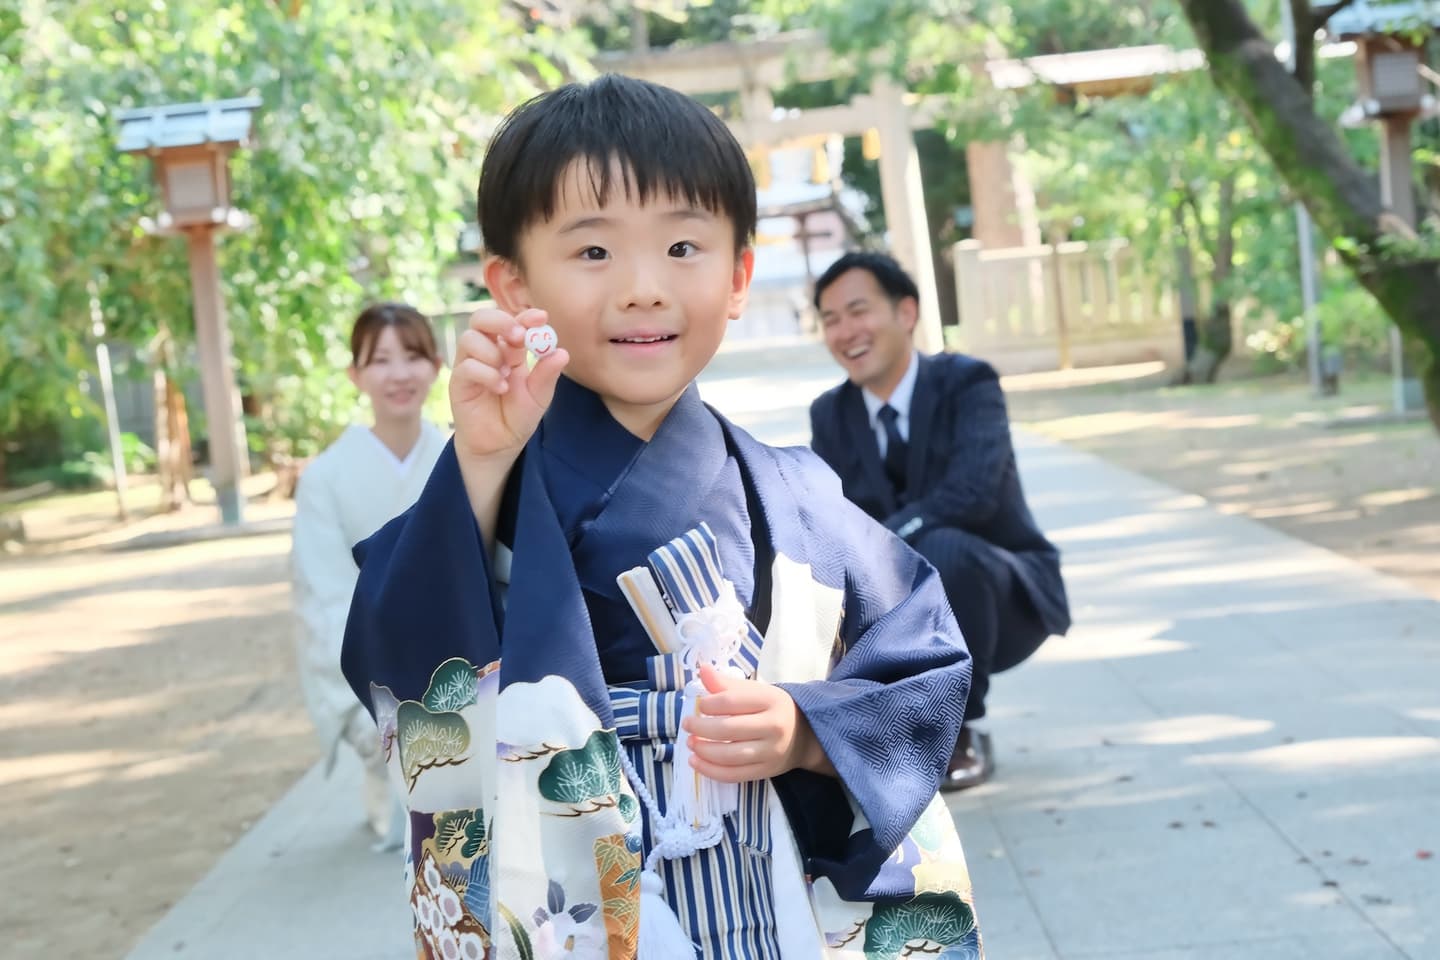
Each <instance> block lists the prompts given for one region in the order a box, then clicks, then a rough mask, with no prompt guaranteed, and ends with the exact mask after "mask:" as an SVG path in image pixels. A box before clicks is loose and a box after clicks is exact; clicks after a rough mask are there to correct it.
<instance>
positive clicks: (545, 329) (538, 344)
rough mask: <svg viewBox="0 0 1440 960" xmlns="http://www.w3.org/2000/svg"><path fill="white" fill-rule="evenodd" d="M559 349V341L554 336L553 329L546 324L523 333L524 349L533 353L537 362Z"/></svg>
mask: <svg viewBox="0 0 1440 960" xmlns="http://www.w3.org/2000/svg"><path fill="white" fill-rule="evenodd" d="M559 347H560V340H559V338H558V337H556V336H555V328H554V327H552V326H550V324H548V323H542V324H541V325H540V326H538V327H531V328H530V329H528V330H526V331H525V349H526V350H529V351H530V352H531V353H533V354H534V355H535V359H537V360H539V359H542V358H544V357H548V356H549V355H550V354H552V353H554V352H555V351H556V350H557V349H559Z"/></svg>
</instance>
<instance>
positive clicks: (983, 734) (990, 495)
mask: <svg viewBox="0 0 1440 960" xmlns="http://www.w3.org/2000/svg"><path fill="white" fill-rule="evenodd" d="M815 306H816V308H817V309H818V310H819V312H820V323H821V328H822V331H823V333H824V335H825V343H826V345H827V346H828V347H829V348H830V352H831V354H832V355H834V357H835V359H836V361H837V362H839V364H840V365H841V366H842V367H844V368H845V372H846V374H847V375H848V377H849V379H848V380H847V381H846V382H845V383H842V384H840V385H839V386H837V387H834V388H832V389H831V390H829V391H827V392H826V393H824V394H822V395H821V396H820V397H819V398H817V399H816V400H815V402H814V403H813V404H812V405H811V407H810V428H811V438H812V439H811V446H813V447H814V449H815V452H816V453H818V454H819V455H820V456H821V457H822V458H823V459H824V460H825V461H826V462H827V463H829V464H830V466H831V467H832V468H833V469H834V470H835V472H836V473H837V474H839V475H840V479H841V482H842V484H843V485H844V490H845V496H846V497H847V498H848V499H850V500H851V501H853V502H854V503H855V504H857V505H858V506H859V507H860V508H861V509H863V510H865V512H867V513H869V514H870V515H871V516H872V517H874V518H875V519H877V520H879V521H880V522H882V523H884V524H885V526H887V527H889V528H890V529H891V530H892V531H894V532H895V533H896V534H898V535H899V536H900V537H902V538H903V539H904V540H905V541H906V542H907V543H909V544H910V545H911V546H912V547H914V548H915V550H917V551H918V552H919V553H920V554H921V555H923V556H924V557H925V558H926V559H927V560H929V561H930V563H931V564H932V565H934V567H935V568H936V570H937V571H938V572H939V574H940V579H941V581H942V582H943V583H944V585H945V593H946V595H947V596H948V597H949V599H950V606H951V607H952V608H953V609H954V611H955V618H956V620H958V621H959V624H960V629H961V630H962V631H963V633H964V634H965V641H966V643H967V645H968V646H969V648H970V653H971V655H972V656H973V657H974V660H975V670H974V676H973V679H972V682H971V687H970V695H969V699H968V701H967V702H966V706H965V725H964V727H963V728H962V729H961V732H960V739H959V742H958V743H957V744H956V746H955V753H954V756H953V757H952V759H951V763H950V769H949V772H948V773H947V775H946V779H945V782H944V783H943V784H942V785H941V789H949V790H963V789H965V788H966V787H972V786H975V785H977V784H980V783H984V782H985V781H986V780H988V779H989V778H990V775H991V774H992V772H993V771H994V768H995V761H994V753H993V748H992V745H991V738H990V731H989V729H988V726H987V724H986V722H985V696H986V694H987V693H988V692H989V689H990V675H991V674H992V673H998V672H1000V671H1002V670H1008V669H1010V668H1011V667H1013V666H1015V665H1016V664H1019V663H1021V662H1022V661H1024V660H1025V659H1026V658H1027V657H1029V656H1030V655H1031V654H1032V653H1034V652H1035V650H1036V649H1037V648H1038V647H1039V646H1040V644H1041V643H1042V642H1044V640H1045V639H1046V637H1048V636H1050V635H1051V634H1063V633H1064V632H1065V631H1066V630H1068V629H1069V627H1070V611H1069V605H1068V603H1067V601H1066V598H1065V585H1064V582H1063V581H1062V580H1061V577H1060V553H1059V551H1058V550H1056V549H1055V547H1054V546H1053V545H1052V544H1051V543H1050V542H1049V541H1048V540H1046V539H1045V536H1044V535H1043V534H1042V533H1041V532H1040V530H1039V529H1038V528H1037V527H1036V525H1035V520H1034V518H1033V517H1031V515H1030V509H1029V507H1027V506H1026V504H1025V494H1024V492H1023V491H1022V489H1021V487H1020V475H1019V473H1018V472H1017V471H1016V467H1015V453H1014V450H1013V448H1012V447H1011V444H1010V421H1009V418H1008V416H1007V415H1006V412H1005V397H1004V394H1003V393H1002V392H1001V390H1000V381H999V378H998V377H997V376H996V374H995V371H994V369H992V368H991V367H990V365H989V364H987V363H985V362H984V361H982V360H977V359H975V358H973V357H967V356H964V355H961V354H957V353H942V354H936V355H934V356H922V355H921V354H920V353H919V352H918V351H916V349H915V347H914V345H913V342H912V335H913V333H914V330H915V321H916V318H917V316H918V315H919V291H918V289H917V288H916V286H915V281H914V280H912V279H911V278H910V277H909V276H908V275H907V274H906V273H905V271H904V270H902V269H901V267H900V265H899V264H898V263H896V262H895V261H894V260H893V259H891V258H890V257H887V256H884V255H883V254H876V253H850V254H846V255H845V256H844V257H841V258H840V259H839V260H837V261H836V262H835V263H834V264H833V265H832V266H831V267H830V268H829V269H828V270H826V271H825V273H824V275H822V276H821V277H820V279H819V280H818V281H817V282H816V284H815Z"/></svg>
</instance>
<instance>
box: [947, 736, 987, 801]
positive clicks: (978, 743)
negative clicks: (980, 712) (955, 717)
mask: <svg viewBox="0 0 1440 960" xmlns="http://www.w3.org/2000/svg"><path fill="white" fill-rule="evenodd" d="M994 773H995V750H994V748H993V747H992V746H991V745H990V734H988V733H973V732H971V730H970V728H969V727H962V728H961V729H960V740H959V742H958V743H956V744H955V752H954V754H952V755H951V757H950V769H949V770H948V771H947V772H946V773H945V779H944V780H941V781H940V789H941V790H942V791H944V792H946V793H951V792H954V791H956V790H968V789H969V788H971V787H978V786H980V784H982V783H984V782H985V781H986V780H989V779H990V777H991V775H993V774H994Z"/></svg>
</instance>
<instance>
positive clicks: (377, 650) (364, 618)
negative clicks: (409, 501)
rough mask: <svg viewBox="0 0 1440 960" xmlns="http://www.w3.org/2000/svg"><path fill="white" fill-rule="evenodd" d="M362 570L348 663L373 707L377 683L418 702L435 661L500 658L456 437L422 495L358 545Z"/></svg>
mask: <svg viewBox="0 0 1440 960" xmlns="http://www.w3.org/2000/svg"><path fill="white" fill-rule="evenodd" d="M355 559H356V562H357V563H359V565H360V577H359V581H358V582H357V583H356V586H355V596H354V599H353V600H352V601H351V605H350V616H349V620H348V621H347V622H346V625H345V643H344V648H343V651H342V653H341V658H340V664H341V667H342V669H343V670H344V672H345V679H346V680H347V681H349V683H350V687H351V689H352V690H354V691H355V695H356V696H358V697H359V698H360V702H361V703H364V704H365V706H366V708H367V709H369V710H370V712H371V713H372V715H373V714H374V712H375V711H374V705H373V703H372V702H371V695H370V686H371V684H372V683H373V684H378V685H380V686H385V687H388V688H389V689H390V691H391V692H392V693H393V694H394V695H395V696H396V697H397V698H398V699H401V700H404V699H419V697H421V696H422V695H423V694H424V691H425V689H426V687H427V686H428V684H429V682H430V674H431V672H432V671H433V669H434V667H435V666H436V665H437V664H440V663H443V662H444V661H445V660H447V659H449V658H450V657H453V656H464V657H466V659H468V660H470V661H471V662H472V663H484V662H489V661H488V660H481V659H477V658H480V657H490V658H492V659H493V658H497V657H498V656H499V621H498V619H497V615H496V611H497V610H498V608H499V604H498V603H497V602H496V596H495V587H494V580H493V577H492V574H491V567H490V564H489V562H488V560H487V558H486V556H485V547H484V541H483V539H482V537H481V535H480V526H479V524H478V523H476V521H475V514H474V513H473V512H472V510H471V507H470V500H469V498H468V497H467V496H466V494H465V484H464V481H463V480H462V479H461V477H460V466H459V463H458V462H457V461H456V459H455V448H454V443H453V441H452V442H450V443H447V444H446V446H445V450H444V452H443V453H441V455H440V458H439V460H437V461H436V463H435V469H434V470H433V471H432V472H431V474H430V479H429V480H428V481H427V482H426V484H425V489H424V491H423V492H421V494H420V498H419V499H418V500H416V501H415V503H414V505H413V506H411V507H410V509H409V510H407V511H405V512H404V513H402V514H401V515H400V516H398V517H396V518H395V519H394V520H391V521H390V522H389V523H387V524H386V525H385V526H383V527H381V528H380V529H379V531H377V532H376V533H375V534H374V535H373V536H371V537H370V538H369V539H367V540H363V541H361V542H360V544H359V545H357V546H356V547H355Z"/></svg>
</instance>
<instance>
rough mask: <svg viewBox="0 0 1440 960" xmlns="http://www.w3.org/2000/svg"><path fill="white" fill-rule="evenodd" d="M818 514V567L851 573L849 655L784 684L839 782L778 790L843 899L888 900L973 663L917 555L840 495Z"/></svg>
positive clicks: (800, 775)
mask: <svg viewBox="0 0 1440 960" xmlns="http://www.w3.org/2000/svg"><path fill="white" fill-rule="evenodd" d="M812 503H815V502H814V501H812ZM811 512H813V513H814V514H815V515H818V516H824V517H826V518H827V521H826V523H825V524H824V528H823V529H822V530H820V531H818V533H817V537H816V539H817V541H818V542H819V544H820V545H821V549H822V551H823V552H824V554H825V555H822V556H820V557H813V556H812V558H811V559H812V563H815V564H816V566H817V569H818V570H819V571H820V572H822V573H825V572H828V573H830V574H831V575H832V576H834V575H837V574H840V573H841V571H843V578H844V594H845V611H844V617H843V619H842V621H841V627H840V641H841V644H842V648H843V652H842V654H841V656H840V658H839V661H838V662H837V664H836V665H835V667H834V669H833V670H832V671H831V673H830V676H829V677H828V678H827V679H826V680H821V681H814V682H809V683H797V684H780V686H781V687H783V688H784V689H785V690H786V691H787V692H788V693H789V694H790V695H791V697H793V698H794V700H795V703H796V705H797V706H798V707H799V709H800V710H801V712H802V713H804V715H805V718H806V720H808V721H809V723H810V726H811V728H812V729H813V730H814V731H815V735H816V737H817V738H818V739H819V741H820V744H821V745H822V746H823V747H824V748H825V752H826V754H827V756H828V757H829V759H830V762H831V763H832V764H833V765H834V767H835V770H836V771H837V773H838V774H839V780H838V781H837V780H835V779H834V778H829V777H821V776H819V775H816V774H810V773H806V772H804V771H796V772H793V773H790V774H786V775H785V776H784V777H782V778H780V779H778V780H777V781H776V787H777V790H779V791H780V795H781V797H782V799H783V800H785V806H786V811H787V814H789V815H790V819H791V822H792V824H793V825H794V826H795V829H796V834H797V840H798V841H799V843H800V847H801V850H802V851H803V852H804V854H805V856H806V858H807V861H808V867H809V869H810V870H811V871H812V872H813V873H815V874H817V875H822V876H828V877H830V878H831V880H832V881H833V882H834V884H835V887H836V889H837V891H838V892H839V893H840V895H841V896H842V897H846V898H847V899H851V898H853V899H864V898H868V897H873V896H877V895H881V896H883V895H885V891H883V890H876V889H872V881H874V880H875V879H876V877H877V874H878V872H879V870H880V867H881V866H882V865H883V863H884V862H885V860H886V859H887V858H888V857H889V856H890V855H891V854H892V853H893V852H894V851H895V850H896V849H897V848H898V847H899V846H900V844H901V842H902V841H903V840H904V838H905V836H906V835H907V834H908V833H909V831H910V830H911V828H912V827H914V825H915V823H916V822H917V821H918V819H919V817H920V814H921V813H922V812H923V811H924V809H925V807H926V806H927V805H928V804H929V803H930V802H931V800H932V799H934V797H935V791H936V788H937V787H938V785H939V783H940V780H941V778H942V777H943V776H944V774H945V770H946V768H947V766H948V764H949V761H950V757H951V754H952V752H953V751H954V747H955V741H956V738H957V737H958V736H959V732H960V723H961V719H962V717H963V715H964V710H965V698H966V696H967V694H968V693H969V689H970V673H971V660H970V654H969V652H968V651H967V649H966V647H965V642H964V640H963V639H962V638H961V635H960V629H959V627H958V626H957V625H956V623H955V617H954V614H953V613H952V612H951V610H950V604H949V602H948V601H947V600H946V598H945V592H944V589H943V588H942V586H941V583H940V578H939V576H938V574H937V573H936V572H935V570H934V568H933V567H931V566H930V564H929V563H927V562H926V561H925V560H924V559H923V558H922V557H921V556H920V555H919V554H917V553H915V552H914V551H913V550H911V549H910V548H909V547H908V546H906V545H905V544H904V543H903V542H902V541H901V540H900V539H899V538H898V537H896V536H895V535H894V534H892V533H891V532H890V531H888V530H886V529H885V528H884V527H883V526H881V525H880V524H879V523H877V522H875V521H874V520H873V519H871V518H870V517H869V516H867V515H865V514H864V513H863V512H862V511H861V510H860V509H859V508H858V507H855V506H854V505H853V504H850V503H849V502H848V501H845V500H844V499H843V497H840V496H839V494H838V492H837V493H836V494H835V495H834V496H833V497H825V498H823V500H821V501H820V502H819V503H815V505H814V506H812V507H811ZM817 561H818V563H817ZM852 799H853V802H854V806H853V807H852V805H851V801H852ZM856 808H858V811H859V813H860V815H861V816H863V818H864V822H863V823H861V822H858V821H857V818H856V816H855V812H856Z"/></svg>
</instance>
